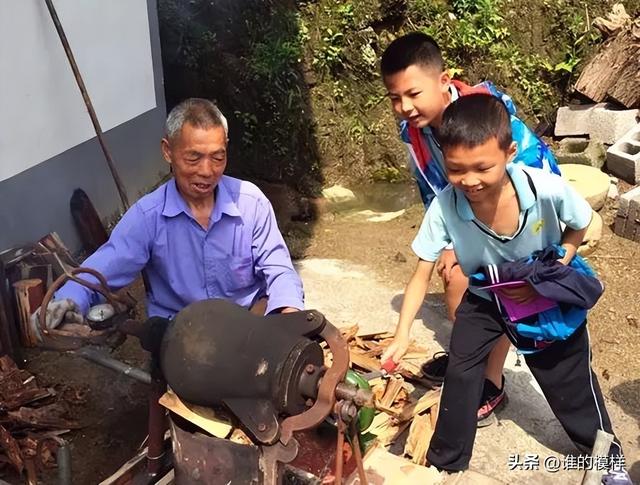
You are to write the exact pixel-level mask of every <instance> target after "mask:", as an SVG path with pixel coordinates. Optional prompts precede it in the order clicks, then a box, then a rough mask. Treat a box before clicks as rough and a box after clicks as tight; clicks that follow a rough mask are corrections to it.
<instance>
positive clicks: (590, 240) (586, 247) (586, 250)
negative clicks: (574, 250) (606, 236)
mask: <svg viewBox="0 0 640 485" xmlns="http://www.w3.org/2000/svg"><path fill="white" fill-rule="evenodd" d="M603 226H604V224H603V222H602V217H601V216H600V214H598V213H597V212H596V211H593V214H592V216H591V223H590V224H589V227H588V228H587V233H586V234H585V235H584V241H583V243H582V244H581V245H580V247H579V248H578V254H579V255H580V256H583V257H584V256H588V255H590V254H591V253H593V252H594V251H595V250H596V249H597V247H598V242H599V241H600V239H602V228H603Z"/></svg>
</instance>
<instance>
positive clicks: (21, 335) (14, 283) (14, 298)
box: [0, 233, 77, 360]
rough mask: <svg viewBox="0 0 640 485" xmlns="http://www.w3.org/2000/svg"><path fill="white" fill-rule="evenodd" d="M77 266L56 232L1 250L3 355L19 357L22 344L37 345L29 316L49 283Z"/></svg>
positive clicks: (0, 333)
mask: <svg viewBox="0 0 640 485" xmlns="http://www.w3.org/2000/svg"><path fill="white" fill-rule="evenodd" d="M76 266H77V263H76V262H75V261H74V259H73V257H72V256H71V254H70V252H69V250H68V249H67V248H66V247H65V245H64V243H63V242H62V240H61V239H60V237H59V236H58V235H57V234H56V233H51V234H48V235H46V236H45V237H43V238H42V239H40V240H39V241H38V242H37V243H35V244H28V245H25V246H22V247H18V248H12V249H9V250H6V251H3V252H2V253H0V283H2V284H0V354H8V355H9V356H11V357H12V358H13V359H15V360H19V359H20V356H19V355H18V353H19V345H20V344H21V345H22V346H24V347H33V346H35V345H37V343H38V338H37V335H35V334H34V332H33V330H32V329H31V328H30V326H29V318H30V316H31V314H32V313H33V312H34V311H35V310H36V309H37V308H38V307H39V306H40V303H41V302H42V298H43V297H44V294H45V292H46V291H47V288H48V287H49V285H51V283H52V282H53V281H54V280H55V279H56V278H58V277H59V276H60V275H62V274H64V273H65V272H66V271H67V270H69V269H70V268H73V267H76ZM7 290H9V291H7Z"/></svg>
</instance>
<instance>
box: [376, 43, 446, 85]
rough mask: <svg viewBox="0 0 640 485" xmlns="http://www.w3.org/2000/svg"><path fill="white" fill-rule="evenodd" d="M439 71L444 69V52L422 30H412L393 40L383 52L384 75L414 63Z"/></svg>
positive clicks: (381, 69)
mask: <svg viewBox="0 0 640 485" xmlns="http://www.w3.org/2000/svg"><path fill="white" fill-rule="evenodd" d="M414 64H415V65H418V66H422V67H426V68H428V69H433V70H436V71H438V73H440V72H442V71H443V70H444V61H443V60H442V53H441V52H440V48H439V47H438V44H437V43H436V41H435V40H433V39H432V38H431V37H430V36H428V35H427V34H424V33H422V32H412V33H410V34H407V35H403V36H402V37H398V38H397V39H396V40H394V41H393V42H391V44H389V46H388V47H387V48H386V49H385V51H384V53H383V54H382V59H381V60H380V71H381V72H382V77H384V76H389V75H391V74H395V73H397V72H400V71H404V70H405V69H406V68H408V67H409V66H412V65H414Z"/></svg>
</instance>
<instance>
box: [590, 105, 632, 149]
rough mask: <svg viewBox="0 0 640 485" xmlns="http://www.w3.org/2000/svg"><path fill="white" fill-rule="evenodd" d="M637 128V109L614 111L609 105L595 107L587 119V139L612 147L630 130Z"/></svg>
mask: <svg viewBox="0 0 640 485" xmlns="http://www.w3.org/2000/svg"><path fill="white" fill-rule="evenodd" d="M636 126H638V110H637V109H623V110H620V109H614V108H613V106H611V105H604V106H602V105H599V104H598V105H596V106H595V107H594V108H593V110H592V111H591V116H590V117H589V138H590V139H592V140H595V141H599V142H602V143H606V144H607V145H612V144H614V143H615V142H616V141H618V140H619V139H620V138H622V137H623V136H624V135H625V133H627V132H628V131H629V130H630V129H632V128H634V127H636Z"/></svg>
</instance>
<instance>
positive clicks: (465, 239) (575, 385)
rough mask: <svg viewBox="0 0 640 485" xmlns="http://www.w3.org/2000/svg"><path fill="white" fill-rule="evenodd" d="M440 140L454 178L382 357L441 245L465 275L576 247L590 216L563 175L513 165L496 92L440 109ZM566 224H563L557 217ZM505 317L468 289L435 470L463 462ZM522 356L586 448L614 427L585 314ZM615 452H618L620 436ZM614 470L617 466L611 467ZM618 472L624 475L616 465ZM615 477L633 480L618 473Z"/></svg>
mask: <svg viewBox="0 0 640 485" xmlns="http://www.w3.org/2000/svg"><path fill="white" fill-rule="evenodd" d="M438 141H439V143H440V146H441V147H442V151H443V153H444V157H445V166H446V170H447V177H448V180H449V183H450V185H449V186H448V187H447V188H445V189H444V190H443V191H442V192H441V193H439V194H438V196H437V197H436V199H435V200H434V201H433V202H432V204H431V205H430V207H429V209H428V211H427V213H426V215H425V217H424V220H423V222H422V225H421V227H420V230H419V232H418V235H417V237H416V238H415V240H414V242H413V245H412V247H413V250H414V251H415V253H416V254H417V255H418V257H419V258H420V259H419V262H418V265H417V267H416V270H415V272H414V274H413V276H412V277H411V279H410V281H409V283H408V285H407V288H406V290H405V297H404V301H403V303H402V309H401V311H400V319H399V323H398V327H397V330H396V335H395V338H394V341H393V342H392V344H391V345H390V346H389V348H388V350H387V351H386V352H385V354H384V355H383V356H382V361H383V362H384V361H386V359H388V358H392V359H393V360H394V361H395V362H398V361H399V359H400V358H401V357H402V356H403V355H404V353H405V352H406V350H407V347H408V344H409V332H410V328H411V324H412V323H413V321H414V319H415V315H416V313H417V311H418V310H419V308H420V307H421V305H422V302H423V300H424V297H425V294H426V292H427V289H428V285H429V280H430V279H431V275H432V273H433V270H434V268H435V264H436V261H437V259H438V257H439V255H440V253H441V251H442V250H443V249H444V248H446V247H447V246H448V245H450V244H453V247H454V250H455V252H456V257H457V259H458V261H459V263H460V266H461V268H462V271H463V272H464V274H465V275H466V276H470V275H471V274H472V273H474V272H476V271H478V270H479V269H480V268H482V267H484V266H487V265H489V264H501V263H505V262H510V261H515V260H518V259H520V258H524V257H527V256H529V255H531V254H532V253H533V252H535V251H539V250H543V249H545V248H547V247H548V246H551V245H553V244H560V245H562V247H563V248H564V250H565V251H566V253H565V256H564V257H563V258H562V259H561V260H559V261H560V263H562V264H565V265H566V264H568V263H569V262H570V261H571V260H572V259H573V257H574V256H575V254H576V251H577V248H578V247H579V245H580V243H581V242H582V240H583V238H584V235H585V232H586V229H587V226H588V225H589V222H590V220H591V214H592V212H591V208H590V207H589V204H588V203H587V202H586V201H585V200H584V199H583V198H582V197H580V195H578V193H577V192H576V191H575V190H573V189H572V188H571V187H570V186H568V185H567V184H566V183H565V182H564V181H563V180H562V178H560V177H557V176H556V175H553V174H549V173H545V172H543V171H542V170H539V169H536V168H530V167H523V166H521V165H517V164H509V162H510V161H511V159H512V158H513V157H514V155H515V153H516V146H515V144H514V143H513V141H512V136H511V127H510V124H509V113H508V111H507V109H506V108H505V106H504V104H503V103H501V102H500V101H499V100H498V99H496V98H495V97H493V96H490V95H486V94H471V95H469V96H465V97H463V98H460V99H459V100H457V101H455V102H454V103H452V104H451V105H450V106H449V107H448V108H447V109H446V110H445V112H444V115H443V119H442V124H441V126H440V129H439V132H438ZM561 222H563V223H564V224H565V225H566V228H565V229H564V231H561V230H560V223H561ZM502 294H503V295H504V296H506V297H508V298H510V299H512V300H515V301H517V302H519V303H526V302H529V301H530V300H532V299H533V298H534V297H536V292H535V290H534V289H533V287H531V286H530V285H529V284H528V283H527V284H524V285H522V286H519V287H513V288H510V289H506V290H503V291H502ZM505 328H506V326H505V322H504V320H503V318H502V316H501V315H500V313H499V311H498V309H497V307H496V305H495V304H494V302H493V301H492V300H491V299H490V298H489V297H488V295H487V294H486V293H485V292H484V291H482V290H474V289H473V288H471V289H470V290H469V291H467V292H466V293H465V295H464V297H463V300H462V302H461V304H460V306H459V307H458V311H457V313H456V321H455V324H454V326H453V333H452V336H451V347H450V356H449V365H448V367H447V372H446V376H445V381H444V386H443V390H442V398H441V402H440V412H439V415H438V421H437V424H436V429H435V432H434V435H433V438H432V440H431V444H430V447H429V451H428V453H427V459H428V461H429V463H431V464H432V465H434V466H436V467H437V468H439V469H443V470H448V471H458V470H464V469H466V468H467V466H468V464H469V460H470V459H471V453H472V449H473V442H474V439H475V432H476V408H477V406H476V403H477V402H478V399H479V398H480V395H481V393H482V385H483V375H484V370H485V366H486V361H487V357H488V355H489V352H490V351H491V349H492V348H493V345H494V344H495V342H496V341H497V340H498V339H499V338H501V337H502V336H503V335H504V333H505ZM525 359H526V361H527V364H528V366H529V368H530V370H531V372H532V374H533V376H534V377H535V379H536V380H537V382H538V384H539V385H540V387H541V389H542V391H543V393H544V394H545V396H546V398H547V401H548V402H549V405H550V406H551V409H552V410H553V412H554V414H555V415H556V417H557V418H558V420H559V421H560V422H561V424H562V426H563V427H564V429H565V430H566V432H567V434H568V435H569V437H570V438H571V439H572V441H573V442H574V443H575V444H576V446H577V447H578V448H579V449H580V451H582V452H584V453H589V452H590V451H591V448H592V447H593V444H594V441H595V437H596V432H597V430H598V429H603V430H604V431H607V432H609V433H612V428H611V422H610V420H609V416H608V414H607V411H606V408H605V405H604V400H603V398H602V394H601V392H600V388H599V386H598V381H597V378H596V376H595V374H594V373H593V371H592V370H591V364H590V349H589V336H588V332H587V330H586V321H585V322H584V323H583V324H582V325H580V326H579V327H578V329H576V331H575V332H574V333H573V334H572V335H571V336H570V337H569V338H567V339H566V340H558V341H556V342H554V343H552V344H550V345H549V346H548V347H547V348H545V349H544V350H541V351H539V352H536V353H530V354H525ZM611 452H612V454H614V455H616V456H621V455H622V453H621V449H620V446H619V443H617V440H616V442H614V444H613V446H612V450H611ZM612 473H613V472H612ZM618 473H619V475H620V476H619V477H616V479H618V478H619V479H622V480H626V479H627V478H628V475H627V474H626V472H624V471H620V472H618ZM615 483H631V482H630V481H628V482H626V481H616V482H615Z"/></svg>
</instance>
